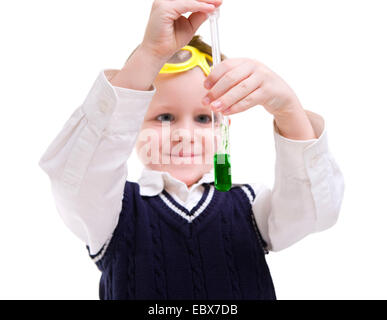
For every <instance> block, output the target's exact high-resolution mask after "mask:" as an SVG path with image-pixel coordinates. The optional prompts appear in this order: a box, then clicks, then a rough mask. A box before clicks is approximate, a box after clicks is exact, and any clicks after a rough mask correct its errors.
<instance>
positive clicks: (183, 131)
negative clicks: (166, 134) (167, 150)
mask: <svg viewBox="0 0 387 320" xmlns="http://www.w3.org/2000/svg"><path fill="white" fill-rule="evenodd" d="M194 130H195V123H194V122H193V121H192V120H185V121H182V122H181V123H180V124H179V127H178V128H176V129H175V130H174V131H173V133H172V139H173V140H179V141H181V140H182V139H183V137H184V138H185V139H186V140H187V139H189V140H190V141H192V142H193V141H194Z"/></svg>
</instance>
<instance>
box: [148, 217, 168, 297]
mask: <svg viewBox="0 0 387 320" xmlns="http://www.w3.org/2000/svg"><path fill="white" fill-rule="evenodd" d="M151 229H152V243H153V257H154V262H153V266H154V272H155V283H156V293H157V295H158V299H167V296H166V284H165V270H164V266H165V262H164V259H163V248H162V240H161V236H160V226H159V216H158V215H157V214H155V215H154V219H152V220H151Z"/></svg>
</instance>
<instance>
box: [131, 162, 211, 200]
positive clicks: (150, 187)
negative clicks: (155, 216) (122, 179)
mask: <svg viewBox="0 0 387 320" xmlns="http://www.w3.org/2000/svg"><path fill="white" fill-rule="evenodd" d="M211 182H214V169H213V168H212V169H211V170H210V171H208V172H206V173H205V174H204V175H203V176H202V177H201V179H200V180H199V181H198V182H196V183H195V184H193V185H192V186H191V187H190V189H188V187H187V185H186V184H185V183H184V182H182V181H180V180H178V179H176V178H174V177H173V176H172V175H171V174H170V173H169V172H166V171H156V170H151V169H149V168H147V167H144V168H143V169H142V173H141V176H140V179H139V180H138V184H139V186H140V195H142V196H149V197H151V196H155V195H158V194H159V193H161V192H162V191H163V190H164V189H185V190H186V191H187V192H189V190H192V189H194V188H196V187H197V186H198V185H202V184H203V183H211Z"/></svg>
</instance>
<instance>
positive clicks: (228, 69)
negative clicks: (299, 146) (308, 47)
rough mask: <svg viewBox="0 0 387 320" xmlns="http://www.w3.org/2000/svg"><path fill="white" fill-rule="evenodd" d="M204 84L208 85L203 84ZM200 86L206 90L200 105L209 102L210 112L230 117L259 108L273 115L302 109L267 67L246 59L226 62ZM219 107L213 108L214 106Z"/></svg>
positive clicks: (291, 91) (219, 65)
mask: <svg viewBox="0 0 387 320" xmlns="http://www.w3.org/2000/svg"><path fill="white" fill-rule="evenodd" d="M207 83H208V84H207ZM204 87H205V88H206V89H209V92H208V94H207V96H206V97H208V98H209V100H207V101H205V98H204V99H203V104H204V105H208V104H209V103H211V105H210V106H211V108H212V110H214V111H216V112H222V113H223V114H225V115H230V114H234V113H238V112H242V111H245V110H247V109H249V108H251V107H253V106H256V105H261V106H263V107H264V108H265V109H266V110H267V111H268V112H269V113H271V114H272V115H274V116H275V117H276V116H281V115H285V114H288V113H291V112H292V111H293V110H294V111H296V112H299V111H300V110H302V107H301V104H300V102H299V100H298V98H297V96H296V94H295V93H294V92H293V90H292V89H291V88H290V87H289V86H288V85H287V84H286V82H285V81H284V80H283V79H281V78H280V77H279V76H278V75H277V74H275V73H274V72H273V71H272V70H270V69H269V68H268V67H266V66H265V65H263V64H262V63H260V62H259V61H257V60H253V59H248V58H234V59H226V60H223V61H222V62H221V63H219V64H218V65H217V66H215V67H214V69H213V70H212V71H211V73H210V74H209V76H208V77H207V79H206V81H205V83H204ZM217 102H219V103H220V105H219V106H218V108H216V103H217Z"/></svg>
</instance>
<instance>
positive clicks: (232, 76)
mask: <svg viewBox="0 0 387 320" xmlns="http://www.w3.org/2000/svg"><path fill="white" fill-rule="evenodd" d="M253 72H254V67H253V65H251V64H250V63H242V64H240V65H238V66H237V67H236V68H233V69H231V70H230V71H228V72H227V73H225V74H224V75H223V76H222V77H221V78H220V79H219V80H218V81H217V82H216V84H215V85H214V86H213V87H212V89H211V90H210V91H209V92H208V94H207V96H208V98H209V99H210V101H213V100H215V99H218V98H219V97H222V96H223V95H224V94H225V93H226V92H228V91H229V90H231V89H232V88H233V87H235V86H237V85H238V84H239V83H240V82H243V80H245V79H247V78H248V77H250V76H251V75H252V74H253ZM245 84H246V83H245V82H243V83H242V86H245ZM255 88H256V87H254V88H252V89H251V90H250V91H249V92H245V94H244V95H243V96H245V95H247V94H248V93H250V92H251V91H252V90H253V89H255ZM238 100H239V99H238ZM223 102H225V101H223Z"/></svg>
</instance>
